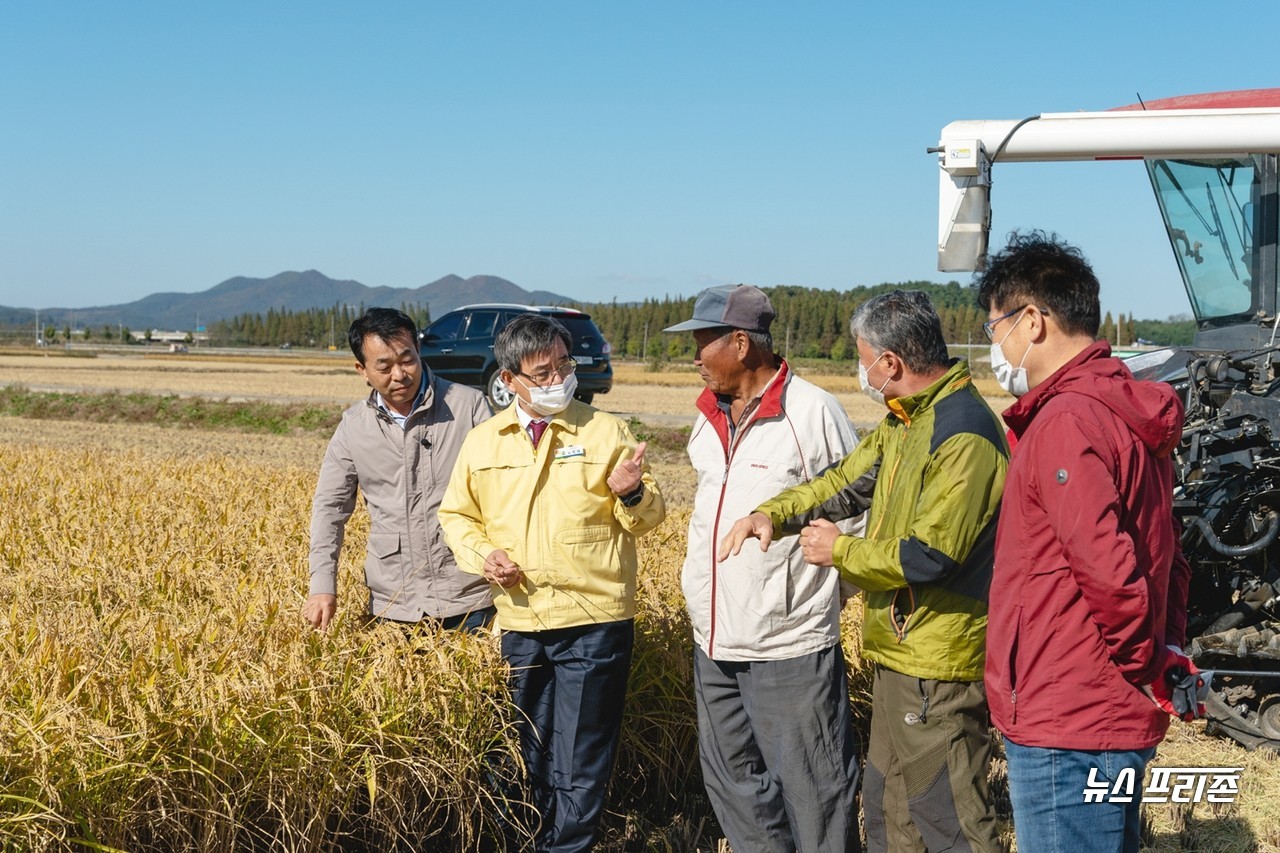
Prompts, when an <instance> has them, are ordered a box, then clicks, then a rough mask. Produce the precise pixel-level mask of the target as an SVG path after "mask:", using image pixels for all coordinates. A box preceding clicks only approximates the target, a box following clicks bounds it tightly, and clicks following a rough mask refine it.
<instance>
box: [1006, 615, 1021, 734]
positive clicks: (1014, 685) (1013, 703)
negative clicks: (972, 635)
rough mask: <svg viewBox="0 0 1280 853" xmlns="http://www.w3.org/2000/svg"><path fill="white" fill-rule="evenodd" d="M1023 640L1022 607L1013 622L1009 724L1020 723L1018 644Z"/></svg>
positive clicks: (1010, 657) (1010, 656)
mask: <svg viewBox="0 0 1280 853" xmlns="http://www.w3.org/2000/svg"><path fill="white" fill-rule="evenodd" d="M1021 639H1022V605H1018V607H1017V608H1016V612H1015V613H1014V620H1013V640H1012V642H1010V643H1009V664H1008V666H1009V722H1010V724H1012V723H1016V722H1018V642H1019V640H1021Z"/></svg>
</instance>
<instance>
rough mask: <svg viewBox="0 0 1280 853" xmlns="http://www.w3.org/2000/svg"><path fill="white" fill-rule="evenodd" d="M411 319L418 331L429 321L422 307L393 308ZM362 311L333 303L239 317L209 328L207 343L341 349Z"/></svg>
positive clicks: (427, 314) (214, 324)
mask: <svg viewBox="0 0 1280 853" xmlns="http://www.w3.org/2000/svg"><path fill="white" fill-rule="evenodd" d="M394 307H397V308H399V309H400V310H401V311H403V312H405V313H406V314H408V315H409V316H410V317H412V318H413V321H414V322H415V323H417V324H418V328H420V329H422V328H426V326H427V325H428V324H429V323H430V322H431V311H430V310H429V309H428V308H427V306H425V305H419V304H417V303H414V304H412V305H410V304H405V303H401V304H400V305H397V306H394ZM363 312H364V305H342V304H336V305H333V306H332V307H329V308H307V309H305V310H302V311H289V310H287V309H284V308H281V309H278V310H277V309H275V308H271V309H268V311H267V314H266V316H265V317H264V316H263V315H262V314H240V315H238V316H235V317H232V318H231V319H230V320H219V321H218V322H216V323H213V324H212V325H210V326H209V329H208V334H209V343H210V344H213V345H215V346H250V347H254V346H281V345H283V344H289V345H291V346H303V347H319V348H324V347H328V346H333V347H337V348H338V349H344V348H345V347H346V345H347V329H348V328H349V327H350V326H351V321H353V320H354V319H355V318H356V317H358V316H360V314H361V313H363Z"/></svg>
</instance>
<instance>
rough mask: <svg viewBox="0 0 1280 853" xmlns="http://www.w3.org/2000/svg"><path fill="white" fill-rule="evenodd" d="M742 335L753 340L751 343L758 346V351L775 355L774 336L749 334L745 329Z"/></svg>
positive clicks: (759, 333) (764, 333)
mask: <svg viewBox="0 0 1280 853" xmlns="http://www.w3.org/2000/svg"><path fill="white" fill-rule="evenodd" d="M742 333H743V334H744V335H746V336H747V337H748V338H750V339H751V343H753V344H755V345H756V349H758V350H760V351H761V352H766V353H768V354H769V355H773V335H771V334H769V333H768V332H748V331H746V330H745V329H744V330H743V332H742Z"/></svg>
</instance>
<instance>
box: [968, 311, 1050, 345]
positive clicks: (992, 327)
mask: <svg viewBox="0 0 1280 853" xmlns="http://www.w3.org/2000/svg"><path fill="white" fill-rule="evenodd" d="M1030 304H1031V303H1030V302H1027V303H1024V304H1022V305H1019V306H1018V307H1017V308H1014V309H1013V310H1012V311H1010V312H1009V313H1008V314H1001V315H1000V316H999V317H997V318H995V319H994V320H988V321H987V322H985V323H983V324H982V331H983V332H985V333H986V335H987V340H989V341H994V340H995V339H996V325H997V324H998V323H999V322H1000V321H1001V320H1008V319H1009V318H1010V317H1012V316H1013V315H1014V314H1017V313H1018V312H1019V311H1025V310H1026V309H1027V306H1029V305H1030ZM1042 313H1046V314H1047V313H1048V312H1047V311H1046V312H1042Z"/></svg>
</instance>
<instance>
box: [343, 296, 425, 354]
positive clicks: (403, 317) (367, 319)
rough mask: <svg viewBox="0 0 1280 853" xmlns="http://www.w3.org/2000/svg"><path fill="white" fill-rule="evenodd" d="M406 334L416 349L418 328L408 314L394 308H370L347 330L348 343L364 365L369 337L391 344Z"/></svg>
mask: <svg viewBox="0 0 1280 853" xmlns="http://www.w3.org/2000/svg"><path fill="white" fill-rule="evenodd" d="M405 333H408V335H409V340H410V341H412V342H413V345H414V346H415V347H416V346H417V345H418V326H417V324H416V323H414V322H413V319H412V318H411V317H410V316H409V315H408V314H406V313H404V312H403V311H397V310H396V309H394V308H370V309H368V310H367V311H365V312H364V313H363V314H361V315H360V316H359V317H357V318H355V319H354V320H352V321H351V328H349V329H347V343H348V344H350V346H351V352H352V353H354V354H355V357H356V361H358V362H360V363H361V364H364V339H365V338H366V337H367V336H368V335H377V336H378V338H379V339H380V340H382V341H383V342H385V343H388V344H389V343H391V339H392V338H395V337H399V336H400V335H402V334H405Z"/></svg>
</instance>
